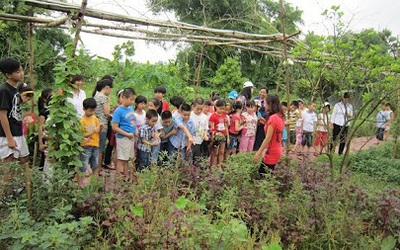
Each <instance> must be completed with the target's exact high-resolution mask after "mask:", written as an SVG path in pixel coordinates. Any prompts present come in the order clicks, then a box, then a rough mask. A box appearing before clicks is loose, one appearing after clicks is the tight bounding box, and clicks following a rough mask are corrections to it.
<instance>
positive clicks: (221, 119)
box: [208, 113, 228, 135]
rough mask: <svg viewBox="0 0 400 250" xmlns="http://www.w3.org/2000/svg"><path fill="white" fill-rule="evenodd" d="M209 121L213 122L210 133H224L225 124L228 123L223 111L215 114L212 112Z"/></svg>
mask: <svg viewBox="0 0 400 250" xmlns="http://www.w3.org/2000/svg"><path fill="white" fill-rule="evenodd" d="M208 121H209V123H210V124H211V123H213V124H214V129H212V130H211V133H213V134H214V133H215V132H221V133H222V134H224V135H226V127H225V126H226V124H228V120H227V117H226V114H225V113H222V114H220V115H219V114H217V113H213V114H212V115H211V116H210V119H209V120H208Z"/></svg>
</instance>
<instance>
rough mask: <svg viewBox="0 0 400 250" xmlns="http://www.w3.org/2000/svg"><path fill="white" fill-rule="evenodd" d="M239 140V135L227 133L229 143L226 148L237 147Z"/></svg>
mask: <svg viewBox="0 0 400 250" xmlns="http://www.w3.org/2000/svg"><path fill="white" fill-rule="evenodd" d="M238 141H239V135H232V134H230V135H229V145H228V147H227V149H234V148H236V147H237V145H238Z"/></svg>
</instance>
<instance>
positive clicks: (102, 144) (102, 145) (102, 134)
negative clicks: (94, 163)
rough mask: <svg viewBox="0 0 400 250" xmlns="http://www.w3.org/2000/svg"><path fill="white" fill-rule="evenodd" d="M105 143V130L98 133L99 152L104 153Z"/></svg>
mask: <svg viewBox="0 0 400 250" xmlns="http://www.w3.org/2000/svg"><path fill="white" fill-rule="evenodd" d="M106 141H107V130H106V131H104V129H103V131H101V132H100V144H99V152H100V153H104V151H105V149H106Z"/></svg>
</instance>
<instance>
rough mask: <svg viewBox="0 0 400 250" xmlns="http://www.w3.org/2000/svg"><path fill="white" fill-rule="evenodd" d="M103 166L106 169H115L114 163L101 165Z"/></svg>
mask: <svg viewBox="0 0 400 250" xmlns="http://www.w3.org/2000/svg"><path fill="white" fill-rule="evenodd" d="M103 168H107V169H110V170H115V169H116V168H115V166H114V164H108V165H103Z"/></svg>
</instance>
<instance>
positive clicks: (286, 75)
mask: <svg viewBox="0 0 400 250" xmlns="http://www.w3.org/2000/svg"><path fill="white" fill-rule="evenodd" d="M279 4H280V9H281V13H280V18H281V23H282V38H283V39H282V48H283V57H282V60H283V63H282V66H283V67H282V69H285V82H286V101H287V103H288V105H289V103H290V82H289V77H290V76H289V67H288V64H287V59H288V53H287V47H286V45H287V44H286V27H285V25H286V11H285V8H284V6H283V0H279ZM287 132H288V133H287V134H288V138H290V129H288V130H287ZM289 151H290V142H289V143H287V144H286V165H287V166H289V165H290V157H289Z"/></svg>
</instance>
